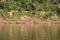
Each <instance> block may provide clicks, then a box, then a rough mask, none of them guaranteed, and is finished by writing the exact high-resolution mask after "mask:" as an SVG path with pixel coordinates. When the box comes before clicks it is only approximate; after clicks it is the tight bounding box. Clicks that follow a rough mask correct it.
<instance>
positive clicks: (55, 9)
mask: <svg viewBox="0 0 60 40" xmlns="http://www.w3.org/2000/svg"><path fill="white" fill-rule="evenodd" d="M13 10H14V12H12V11H13ZM10 14H11V15H10ZM24 15H26V16H30V17H34V18H35V17H37V18H39V19H50V20H57V19H59V17H60V0H0V16H2V17H3V18H4V19H6V20H19V19H20V17H21V16H24Z"/></svg>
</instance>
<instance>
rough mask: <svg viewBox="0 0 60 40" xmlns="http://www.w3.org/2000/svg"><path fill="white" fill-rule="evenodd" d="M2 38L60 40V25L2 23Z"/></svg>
mask: <svg viewBox="0 0 60 40" xmlns="http://www.w3.org/2000/svg"><path fill="white" fill-rule="evenodd" d="M0 40H60V25H34V26H32V25H14V24H10V25H6V24H5V25H0Z"/></svg>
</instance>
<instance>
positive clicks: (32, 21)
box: [0, 16, 60, 24]
mask: <svg viewBox="0 0 60 40" xmlns="http://www.w3.org/2000/svg"><path fill="white" fill-rule="evenodd" d="M0 24H60V21H51V20H45V21H43V20H40V19H36V18H31V17H28V16H22V17H21V20H18V21H7V20H4V19H3V18H1V17H0Z"/></svg>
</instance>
